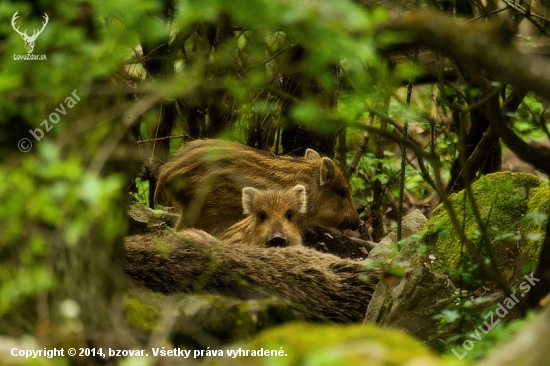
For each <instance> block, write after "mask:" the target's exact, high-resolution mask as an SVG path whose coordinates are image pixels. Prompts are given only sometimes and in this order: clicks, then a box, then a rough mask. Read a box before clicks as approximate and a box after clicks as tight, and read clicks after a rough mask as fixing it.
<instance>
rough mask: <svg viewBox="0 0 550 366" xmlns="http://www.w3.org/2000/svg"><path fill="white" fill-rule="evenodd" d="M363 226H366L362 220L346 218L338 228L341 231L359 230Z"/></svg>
mask: <svg viewBox="0 0 550 366" xmlns="http://www.w3.org/2000/svg"><path fill="white" fill-rule="evenodd" d="M363 225H365V222H364V221H363V220H361V219H360V218H357V219H352V218H349V217H346V218H345V219H344V220H343V221H342V223H341V224H340V226H339V227H338V228H339V229H340V230H345V229H350V230H359V229H360V228H361V227H362V226H363Z"/></svg>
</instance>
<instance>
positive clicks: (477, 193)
mask: <svg viewBox="0 0 550 366" xmlns="http://www.w3.org/2000/svg"><path fill="white" fill-rule="evenodd" d="M540 184H541V182H540V180H539V179H538V178H537V177H535V176H533V175H530V174H526V173H513V172H501V173H494V174H489V175H486V176H483V177H481V178H480V179H479V180H478V181H476V182H475V183H474V184H472V193H473V195H474V197H475V200H476V206H477V207H478V209H479V211H480V214H481V221H482V222H483V223H484V225H485V226H486V229H487V233H488V235H489V238H490V241H491V245H493V247H494V249H495V248H496V247H498V246H499V244H500V243H501V241H500V239H499V238H502V237H504V236H505V234H508V235H513V234H514V233H515V232H516V231H517V230H518V229H519V226H520V223H521V219H522V217H523V216H524V215H525V214H526V212H527V206H528V197H529V195H530V191H532V190H533V189H534V188H536V187H538V186H539V185H540ZM449 199H450V201H451V203H452V205H453V207H454V209H455V212H456V214H457V216H458V219H459V220H460V222H461V224H462V225H463V227H464V230H465V232H466V235H467V236H468V238H469V239H470V240H472V242H473V243H474V245H475V246H476V247H477V248H478V250H479V252H480V253H481V255H484V254H485V253H486V250H485V243H482V239H481V234H480V229H479V226H478V224H477V222H476V220H475V217H474V213H473V209H472V205H471V203H470V202H469V200H467V199H465V191H461V192H459V193H457V194H453V195H451V196H450V197H449ZM423 241H424V243H429V244H433V245H434V247H435V248H436V249H438V250H439V251H440V252H442V253H444V258H443V261H444V266H445V268H448V269H456V268H457V267H458V264H459V262H460V240H458V238H457V234H456V232H455V230H454V229H453V225H452V223H451V220H450V219H449V215H448V214H447V211H446V210H445V208H444V207H443V205H439V206H438V207H437V208H436V209H435V210H434V211H433V213H432V216H431V217H430V219H429V220H428V222H427V223H426V226H425V227H424V232H423Z"/></svg>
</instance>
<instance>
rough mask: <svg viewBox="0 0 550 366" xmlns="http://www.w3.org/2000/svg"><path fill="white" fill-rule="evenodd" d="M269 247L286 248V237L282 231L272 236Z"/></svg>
mask: <svg viewBox="0 0 550 366" xmlns="http://www.w3.org/2000/svg"><path fill="white" fill-rule="evenodd" d="M267 246H268V247H286V246H287V241H286V236H285V235H284V234H283V233H282V232H280V231H275V232H274V233H273V234H271V237H270V238H269V241H268V242H267Z"/></svg>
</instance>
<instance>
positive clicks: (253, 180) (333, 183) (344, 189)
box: [155, 139, 363, 234]
mask: <svg viewBox="0 0 550 366" xmlns="http://www.w3.org/2000/svg"><path fill="white" fill-rule="evenodd" d="M296 184H302V185H304V186H305V187H306V189H307V192H308V213H307V214H301V215H299V220H300V222H301V225H303V226H313V225H320V226H331V227H337V228H340V229H344V228H351V229H356V228H358V227H359V226H361V225H362V224H363V221H361V220H360V219H359V215H358V214H357V211H356V210H355V207H354V204H353V200H352V197H351V191H350V188H349V185H348V183H347V181H346V179H345V177H344V175H343V174H342V172H341V171H340V169H339V168H338V167H337V166H336V165H335V164H334V162H333V161H332V160H331V159H329V158H321V156H319V154H318V153H316V152H315V151H314V150H311V149H308V150H307V152H306V155H305V156H304V157H302V158H294V157H288V156H276V155H274V154H271V153H268V152H265V151H260V150H256V149H253V148H250V147H248V146H245V145H241V144H238V143H234V142H228V141H222V140H213V139H211V140H197V141H193V142H190V143H188V144H187V145H185V147H184V148H183V149H182V150H181V151H180V152H179V153H178V154H177V155H176V156H175V157H174V158H173V159H172V160H171V161H169V162H168V163H166V164H165V165H164V166H163V167H162V168H161V170H160V174H159V179H158V182H157V189H156V192H155V197H157V196H158V195H159V192H163V193H167V195H168V197H170V198H171V200H172V202H173V203H174V204H175V205H176V206H178V207H179V208H180V210H181V218H180V221H179V222H178V224H177V225H176V229H177V230H180V229H183V228H189V227H195V228H199V229H203V230H205V231H207V232H209V233H212V234H219V233H221V232H223V231H224V230H225V229H227V228H228V227H230V226H231V225H233V224H234V223H236V222H237V221H240V220H241V219H243V218H244V216H243V214H242V210H241V206H240V204H239V203H240V201H241V199H240V198H241V190H242V189H243V188H244V187H254V188H256V189H268V188H272V187H283V188H289V187H292V186H294V185H296Z"/></svg>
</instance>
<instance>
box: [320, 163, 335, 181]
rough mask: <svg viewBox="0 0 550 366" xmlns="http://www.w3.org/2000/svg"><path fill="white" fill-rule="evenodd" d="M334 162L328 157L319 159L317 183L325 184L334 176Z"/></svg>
mask: <svg viewBox="0 0 550 366" xmlns="http://www.w3.org/2000/svg"><path fill="white" fill-rule="evenodd" d="M335 169H336V167H335V166H334V162H333V161H332V160H330V159H329V158H322V159H321V177H320V178H319V183H320V184H321V186H324V185H327V184H329V183H330V181H331V180H332V179H333V178H334V170H335Z"/></svg>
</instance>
